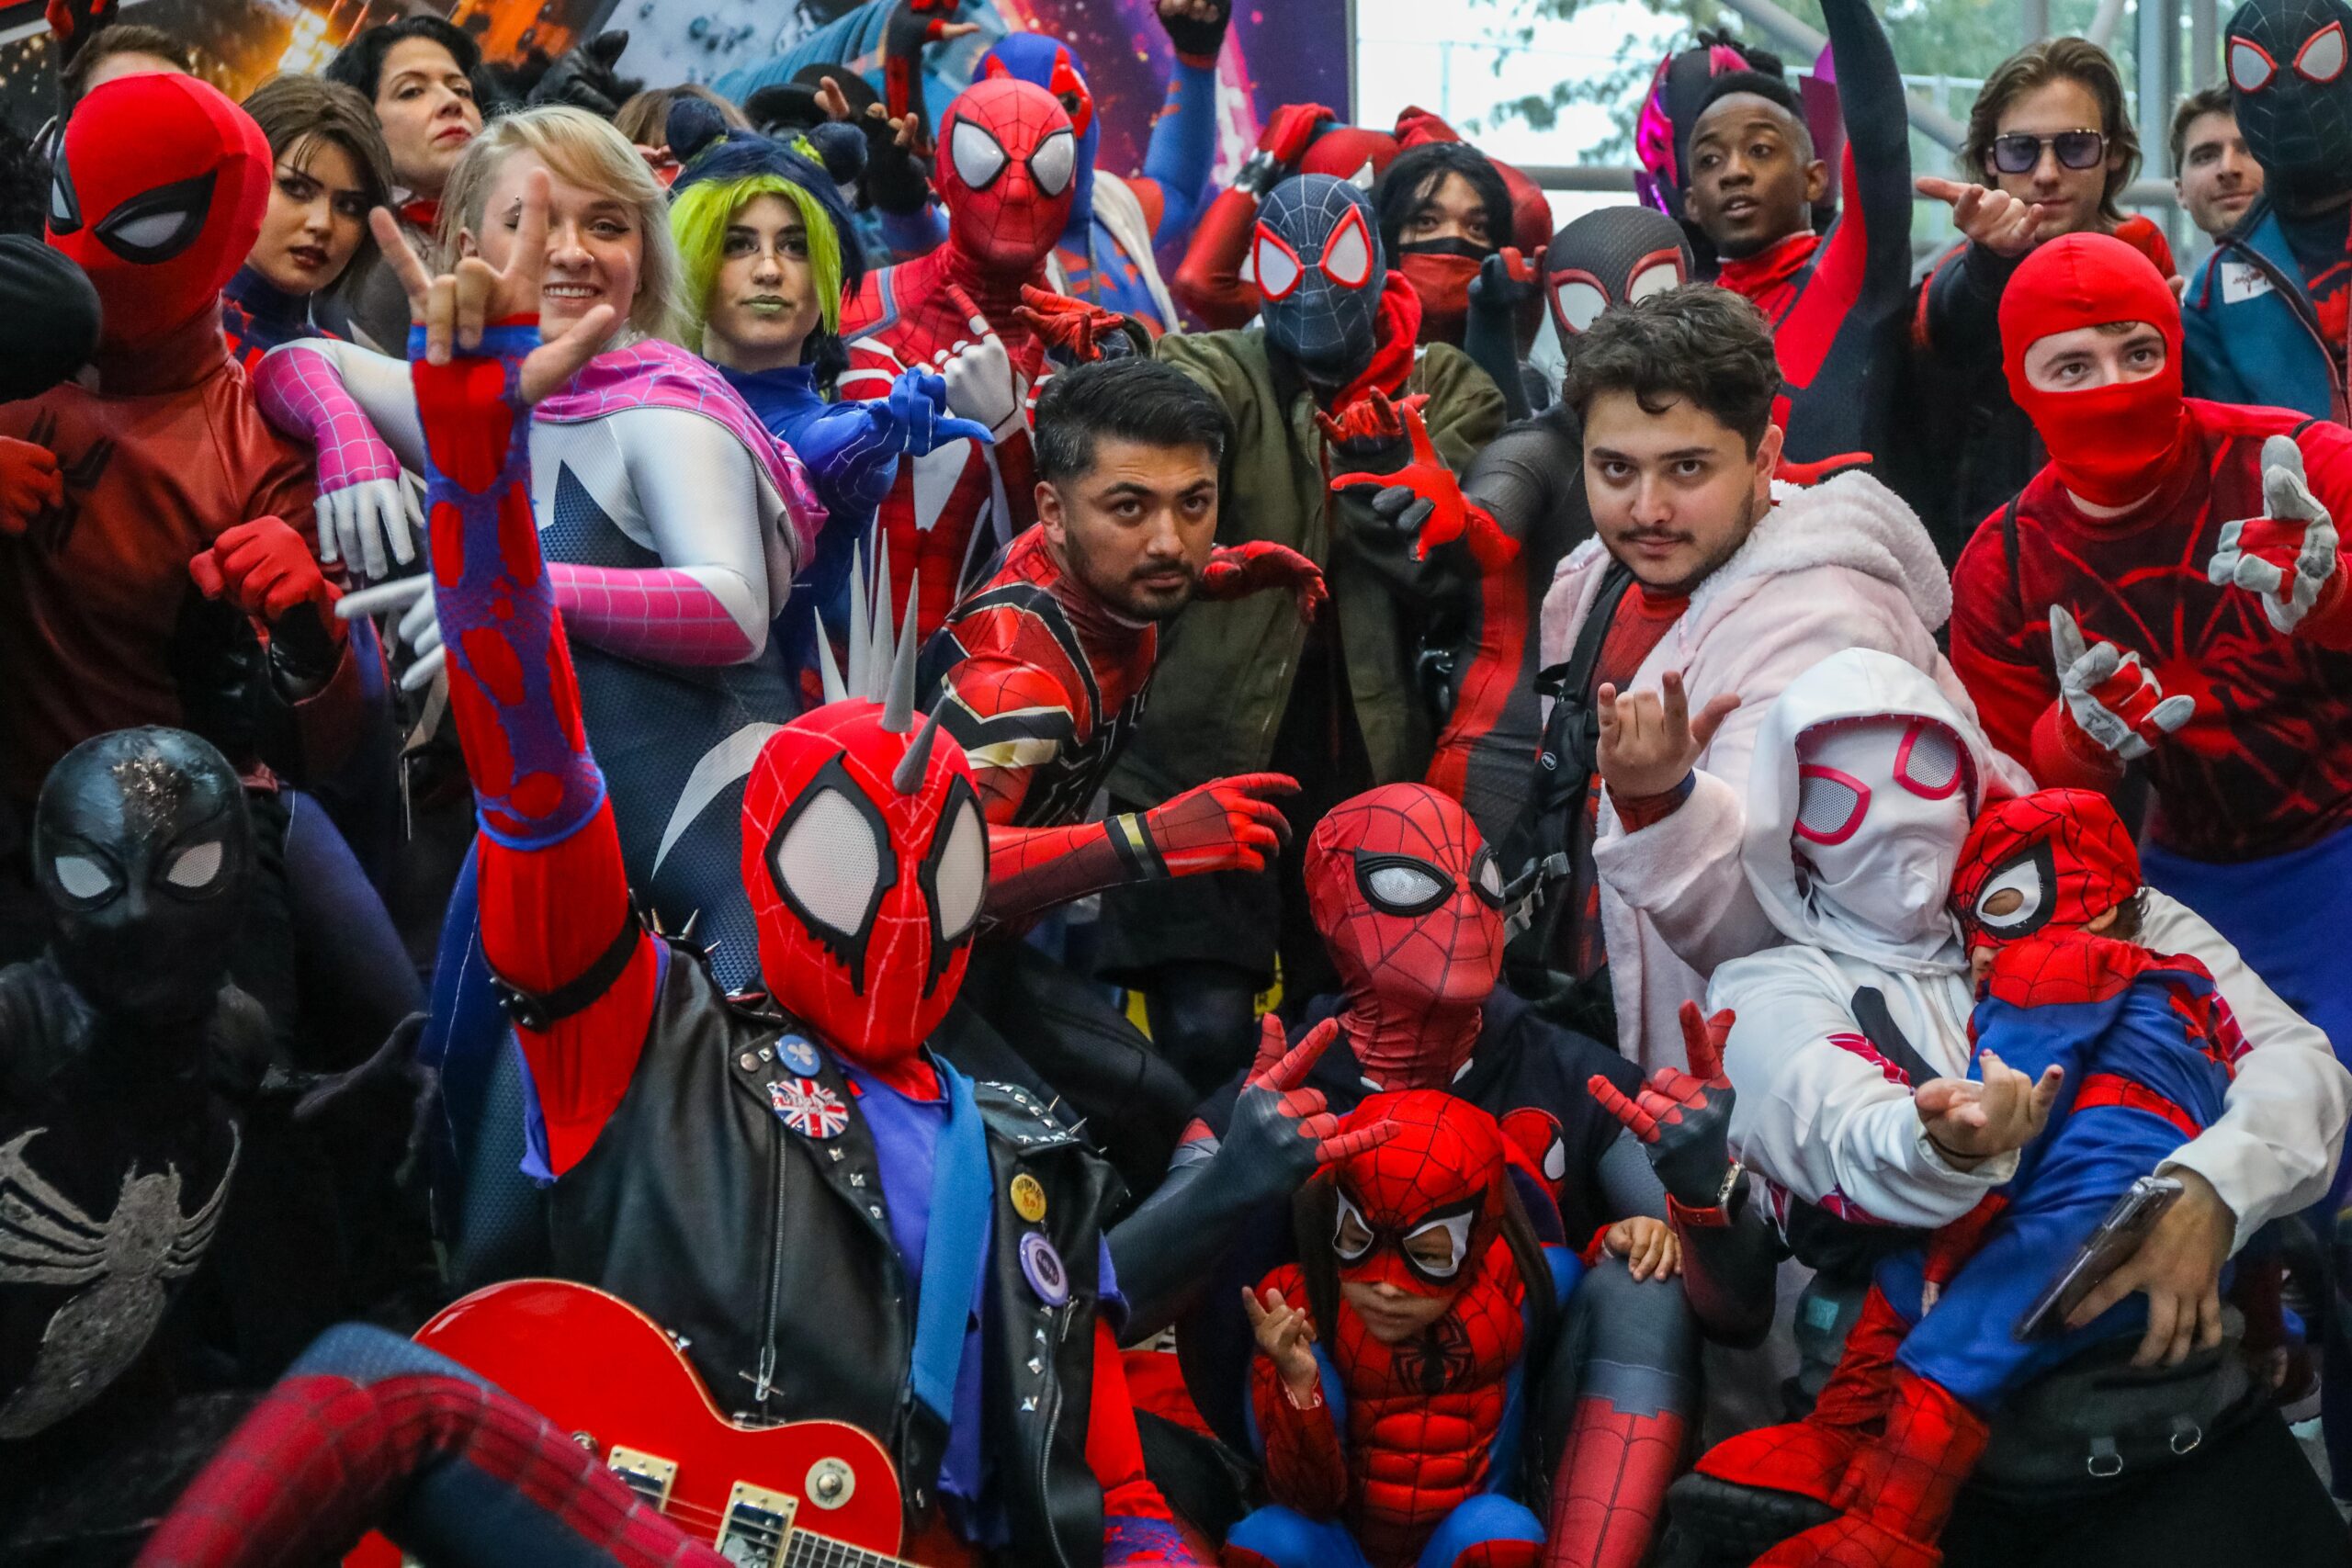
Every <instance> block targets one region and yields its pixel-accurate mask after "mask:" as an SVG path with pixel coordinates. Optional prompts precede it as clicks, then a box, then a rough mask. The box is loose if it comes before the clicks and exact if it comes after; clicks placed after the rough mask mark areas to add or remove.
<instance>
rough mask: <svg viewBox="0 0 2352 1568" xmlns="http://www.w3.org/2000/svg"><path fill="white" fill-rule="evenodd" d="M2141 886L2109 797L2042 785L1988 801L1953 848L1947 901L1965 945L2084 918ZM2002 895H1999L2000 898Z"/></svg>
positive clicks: (1996, 944)
mask: <svg viewBox="0 0 2352 1568" xmlns="http://www.w3.org/2000/svg"><path fill="white" fill-rule="evenodd" d="M2139 890H2140V852H2139V850H2138V849H2137V848H2136V847H2135V846H2134V845H2133V844H2132V842H2131V832H2130V830H2129V829H2126V828H2125V827H2124V826H2123V819H2122V818H2120V817H2119V816H2117V815H2116V813H2115V807H2113V806H2112V805H2110V804H2109V802H2108V798H2107V796H2105V795H2100V794H2098V793H2097V792H2096V791H2093V790H2086V789H2045V790H2041V791H2040V792H2038V793H2036V794H2033V795H2015V796H2012V797H2010V798H2009V799H2007V800H1998V801H1995V802H1994V803H1993V804H1992V805H1990V806H1988V807H1985V810H1984V812H1983V814H1982V815H1980V816H1979V817H1978V818H1976V826H1975V827H1974V828H1973V829H1970V830H1969V834H1968V841H1967V842H1966V843H1965V844H1963V845H1962V847H1961V852H1960V870H1959V872H1958V874H1956V875H1955V876H1954V877H1953V878H1952V886H1951V903H1952V909H1953V911H1954V912H1955V913H1956V914H1958V915H1959V916H1960V926H1961V930H1962V931H1963V932H1964V933H1966V935H1967V939H1968V945H1969V946H1970V947H1971V948H1977V947H1993V948H2000V947H2006V946H2007V945H2008V944H2009V943H2010V942H2016V941H2018V939H2019V938H2021V937H2027V936H2030V935H2032V934H2033V933H2034V932H2035V931H2040V930H2041V929H2042V927H2044V926H2049V925H2055V926H2057V927H2058V928H2059V929H2061V930H2064V929H2067V928H2069V927H2079V926H2083V925H2087V924H2088V923H2089V922H2090V921H2092V920H2094V919H2098V917H2099V916H2101V915H2103V914H2105V913H2106V912H2107V911H2108V910H2109V909H2112V908H2115V907H2116V906H2117V905H2118V904H2120V903H2122V902H2123V901H2124V900H2125V899H2126V898H2129V897H2131V895H2133V894H2134V893H2136V892H2138V891H2139ZM2004 895H2007V897H2004Z"/></svg>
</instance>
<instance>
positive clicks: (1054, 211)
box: [933, 76, 1078, 277]
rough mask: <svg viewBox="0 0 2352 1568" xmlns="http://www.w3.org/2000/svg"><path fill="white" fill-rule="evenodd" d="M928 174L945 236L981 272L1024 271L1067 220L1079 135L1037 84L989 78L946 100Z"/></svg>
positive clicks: (1036, 263) (1039, 257) (1049, 247)
mask: <svg viewBox="0 0 2352 1568" xmlns="http://www.w3.org/2000/svg"><path fill="white" fill-rule="evenodd" d="M933 180H934V181H935V182H936V183H937V185H938V186H939V199H940V200H941V201H942V202H944V203H945V204H946V208H947V243H949V244H951V245H954V246H955V247H956V249H957V250H958V251H960V252H962V253H963V254H965V255H966V256H967V258H969V259H970V260H971V262H972V263H973V264H974V265H977V266H978V268H979V269H980V270H982V271H984V272H996V273H1010V274H1016V275H1018V276H1023V277H1026V276H1029V274H1031V273H1032V272H1034V271H1035V270H1036V268H1037V267H1038V266H1039V265H1041V264H1042V263H1043V262H1044V261H1045V259H1046V256H1048V255H1050V254H1053V249H1054V243H1055V242H1056V241H1057V240H1058V239H1059V238H1061V232H1062V230H1063V229H1064V228H1065V227H1066V226H1068V224H1069V204H1070V202H1071V200H1072V198H1073V196H1074V193H1075V192H1076V189H1077V185H1078V137H1077V134H1076V132H1075V131H1073V130H1072V129H1071V127H1070V122H1069V115H1068V114H1066V113H1064V112H1063V110H1062V107H1061V105H1059V104H1057V103H1056V102H1055V101H1054V97H1053V95H1052V94H1050V93H1048V92H1046V90H1045V89H1044V88H1043V87H1038V86H1035V85H1031V84H1030V83H1027V82H1023V81H1020V80H1017V79H1015V78H1013V77H1010V76H997V77H991V78H988V79H985V80H982V81H978V82H975V83H973V84H972V85H970V86H968V87H967V88H965V89H964V91H963V92H962V93H960V94H958V95H957V96H956V101H955V102H954V103H952V104H949V105H948V106H947V113H946V114H945V115H944V116H943V117H942V118H941V120H940V124H939V164H938V167H937V169H936V170H935V171H934V172H933Z"/></svg>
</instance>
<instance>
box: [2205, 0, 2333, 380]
mask: <svg viewBox="0 0 2352 1568" xmlns="http://www.w3.org/2000/svg"><path fill="white" fill-rule="evenodd" d="M2329 28H2335V44H2334V48H2333V52H2332V61H2333V63H2334V66H2335V69H2334V70H2333V71H2332V72H2331V71H2328V70H2327V63H2328V59H2329V57H2330V48H2329V44H2328V42H2327V33H2328V29H2329ZM2347 34H2352V6H2346V5H2345V4H2344V3H2343V0H2246V3H2245V5H2243V6H2239V7H2238V8H2237V10H2236V11H2235V12H2233V13H2232V15H2231V17H2230V23H2229V31H2228V37H2227V39H2226V41H2225V42H2224V44H2223V45H2222V48H2223V51H2224V53H2225V57H2226V61H2227V63H2228V66H2229V73H2230V99H2231V103H2232V106H2233V107H2234V109H2235V110H2236V113H2237V121H2238V126H2239V129H2240V130H2243V131H2244V132H2245V142H2246V147H2247V150H2248V151H2250V152H2253V153H2254V155H2255V158H2256V160H2257V161H2258V162H2259V163H2260V164H2262V167H2263V172H2264V174H2265V175H2266V177H2267V181H2268V183H2269V186H2270V188H2271V190H2272V193H2273V195H2274V197H2278V196H2283V197H2287V198H2289V199H2290V201H2291V202H2292V203H2293V204H2294V205H2295V206H2297V207H2299V208H2305V209H2310V208H2316V207H2320V206H2324V205H2325V204H2326V202H2327V200H2328V199H2329V198H2333V197H2340V196H2341V195H2342V194H2343V190H2344V182H2345V177H2346V171H2347V170H2352V74H2347V73H2346V70H2345V64H2346V61H2345V50H2346V44H2347V41H2352V40H2347V39H2346V35H2347ZM2334 349H2335V354H2336V355H2338V356H2341V355H2342V354H2343V353H2344V344H2342V342H2340V341H2339V342H2337V343H2336V344H2335V345H2334Z"/></svg>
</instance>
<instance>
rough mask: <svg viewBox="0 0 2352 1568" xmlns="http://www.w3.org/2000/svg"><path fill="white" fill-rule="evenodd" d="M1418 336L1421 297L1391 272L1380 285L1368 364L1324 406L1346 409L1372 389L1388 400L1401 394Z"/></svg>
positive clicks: (1407, 283)
mask: <svg viewBox="0 0 2352 1568" xmlns="http://www.w3.org/2000/svg"><path fill="white" fill-rule="evenodd" d="M1420 336H1421V297H1420V295H1419V293H1417V292H1415V291H1414V288H1413V286H1412V284H1411V283H1409V282H1408V281H1407V280H1406V277H1405V275H1404V274H1403V273H1401V272H1397V271H1393V270H1392V271H1391V272H1390V273H1389V274H1388V276H1387V277H1386V279H1385V281H1384V282H1382V284H1381V286H1380V335H1379V337H1378V338H1377V339H1376V340H1374V344H1373V347H1372V363H1371V364H1370V365H1367V366H1365V367H1364V369H1363V375H1361V376H1358V377H1357V378H1355V379H1354V380H1352V381H1351V382H1349V383H1348V384H1347V385H1346V386H1345V387H1342V388H1341V389H1340V393H1339V396H1337V397H1335V398H1333V399H1332V400H1330V402H1329V403H1328V404H1327V405H1325V406H1327V407H1329V408H1332V409H1343V408H1346V407H1347V406H1348V405H1349V404H1350V403H1352V402H1354V401H1355V400H1358V399H1359V398H1363V397H1368V396H1370V395H1371V393H1372V390H1373V389H1374V388H1375V387H1376V388H1378V389H1380V390H1381V391H1383V392H1385V393H1386V394H1387V395H1388V396H1390V397H1392V398H1393V397H1396V396H1397V394H1398V393H1400V392H1402V391H1403V390H1404V389H1405V378H1406V377H1408V376H1410V375H1411V374H1412V373H1413V350H1414V347H1415V345H1416V344H1419V341H1420Z"/></svg>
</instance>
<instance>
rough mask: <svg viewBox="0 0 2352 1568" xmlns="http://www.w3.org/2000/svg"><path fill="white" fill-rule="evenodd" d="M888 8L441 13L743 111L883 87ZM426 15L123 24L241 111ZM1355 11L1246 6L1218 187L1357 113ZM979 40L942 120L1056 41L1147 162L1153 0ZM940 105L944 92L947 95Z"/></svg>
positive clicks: (19, 74) (490, 7)
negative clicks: (778, 83) (1299, 113)
mask: <svg viewBox="0 0 2352 1568" xmlns="http://www.w3.org/2000/svg"><path fill="white" fill-rule="evenodd" d="M894 3H895V0H866V3H865V4H862V5H860V4H844V3H843V0H455V3H454V4H447V5H445V6H435V7H434V8H435V9H446V10H447V13H448V14H449V15H450V17H451V19H452V20H454V21H456V22H457V23H458V25H459V26H460V27H463V28H466V29H467V30H468V31H469V32H471V33H473V34H474V35H475V36H476V37H477V38H479V39H481V41H482V45H483V52H484V54H485V56H486V57H487V58H488V59H490V60H491V61H492V62H502V63H504V62H514V61H516V60H518V59H520V58H522V57H523V56H525V55H526V54H527V53H529V52H531V51H544V52H546V53H548V54H556V53H560V52H561V51H564V50H565V49H568V48H570V47H571V45H572V44H573V43H575V42H576V41H578V40H579V39H582V38H585V37H588V36H590V35H591V34H594V33H595V32H598V31H600V30H602V29H604V28H628V32H629V38H630V41H629V51H628V55H627V56H626V57H625V58H624V59H623V60H622V62H621V68H622V70H623V72H624V73H627V74H628V75H632V76H638V77H642V78H643V79H644V80H645V81H646V82H647V83H648V84H650V85H656V86H666V85H671V84H673V83H677V82H687V81H693V82H705V83H710V84H712V85H717V86H718V88H719V90H721V91H722V92H726V93H728V94H729V96H734V97H739V98H740V97H741V96H742V95H743V93H745V92H747V91H749V90H750V88H751V87H752V86H756V85H759V84H760V82H761V81H762V80H768V79H780V78H781V77H784V76H788V75H790V74H791V72H792V70H793V69H795V68H797V64H798V63H801V62H809V61H810V60H814V59H818V58H822V59H824V60H825V61H826V62H828V63H842V64H846V65H849V66H851V67H853V68H855V69H859V70H862V71H865V72H866V73H869V74H870V75H871V76H872V77H873V78H874V80H876V83H877V84H878V82H879V80H880V61H879V58H878V44H879V40H880V37H881V22H882V19H883V17H886V16H887V15H888V6H891V5H892V4H894ZM418 8H422V7H419V6H409V5H403V4H401V3H400V0H359V3H354V0H127V3H126V4H124V5H123V7H122V10H121V12H120V13H119V15H120V17H121V19H123V20H127V21H137V22H144V23H148V24H150V25H153V26H155V27H159V28H164V30H165V31H167V32H169V33H171V34H173V35H174V36H175V37H177V38H180V39H185V40H186V41H187V42H188V43H190V44H192V45H194V46H195V47H196V49H197V50H198V52H199V56H200V66H199V69H200V70H201V72H202V73H203V74H204V75H205V76H206V77H207V79H209V80H210V81H211V82H213V83H214V84H215V85H218V86H220V88H221V89H222V90H223V91H225V92H227V93H229V94H231V95H232V96H243V93H245V92H246V91H247V90H248V89H250V88H251V87H252V86H253V85H254V83H256V82H258V81H260V80H261V79H262V78H263V77H265V76H266V75H268V74H270V73H272V72H273V71H280V70H287V71H311V70H316V69H317V68H318V67H319V66H320V65H321V64H322V63H323V62H325V61H326V59H327V58H328V57H329V56H330V55H332V54H333V53H334V51H335V49H336V48H337V47H338V46H340V44H341V43H342V41H343V40H344V39H345V38H347V37H348V36H350V34H351V33H352V32H354V31H356V29H357V28H360V27H362V26H365V25H368V24H370V23H374V22H379V21H385V20H389V19H390V18H391V17H396V16H398V15H400V14H401V13H402V12H403V11H406V10H410V9H418ZM40 13H41V7H40V0H0V115H5V117H6V119H7V120H8V122H9V123H10V124H12V125H14V126H15V127H16V128H17V130H19V131H22V132H29V131H31V130H34V129H36V128H38V127H39V126H40V124H41V123H42V122H44V121H45V120H47V119H48V118H50V117H51V115H52V114H53V113H54V112H55V108H56V83H55V72H54V69H53V67H52V65H51V58H50V57H51V47H50V41H49V38H48V28H47V27H46V26H45V25H44V24H43V23H42V21H41V14H40ZM1347 13H1348V6H1347V0H1236V6H1235V16H1234V18H1233V28H1232V31H1231V33H1230V35H1229V36H1228V37H1227V41H1226V47H1225V53H1224V55H1223V57H1222V58H1221V60H1220V62H1219V69H1218V75H1219V81H1220V88H1221V91H1220V93H1219V95H1218V134H1217V164H1216V169H1217V175H1218V176H1219V177H1220V178H1222V177H1224V176H1225V175H1228V174H1230V173H1231V172H1232V171H1233V170H1234V169H1236V168H1238V166H1239V165H1240V164H1241V162H1242V161H1243V160H1244V159H1246V158H1247V157H1248V156H1249V153H1250V148H1251V147H1252V146H1253V145H1254V144H1255V143H1256V141H1257V135H1258V127H1259V124H1260V122H1261V119H1262V118H1264V116H1265V115H1266V113H1267V112H1268V111H1270V110H1271V109H1272V108H1273V107H1275V106H1276V105H1279V104H1284V103H1302V102H1312V103H1320V104H1326V105H1329V107H1331V108H1333V109H1335V110H1337V111H1338V112H1339V113H1340V115H1341V116H1342V117H1343V118H1344V117H1346V116H1347V114H1348V109H1349V104H1348V50H1349V38H1348V15H1347ZM960 15H961V17H963V19H967V20H972V21H978V22H979V23H980V24H981V26H982V28H983V31H982V33H981V34H978V35H976V36H974V37H972V38H969V39H963V40H960V41H959V42H957V43H956V44H953V45H950V46H947V47H946V48H944V49H941V50H938V51H933V60H932V62H931V64H932V68H933V95H932V96H931V100H930V101H931V104H932V107H933V112H934V113H935V112H936V111H937V109H938V108H939V107H941V106H942V105H944V103H945V102H946V99H947V97H948V96H952V95H953V93H954V92H955V90H956V88H958V87H960V86H961V85H963V84H964V83H965V82H966V81H968V80H969V78H970V74H971V62H972V61H973V60H975V59H977V58H978V55H979V54H980V53H981V51H983V50H985V49H986V48H987V46H988V43H989V41H990V39H993V38H994V37H996V36H999V35H1001V34H1002V33H1004V32H1007V31H1035V32H1046V33H1051V34H1053V35H1055V36H1056V37H1057V38H1062V39H1068V40H1069V42H1070V43H1071V44H1072V45H1074V46H1075V47H1076V49H1077V51H1078V53H1079V55H1080V58H1081V59H1082V60H1083V61H1084V62H1085V64H1086V70H1087V74H1088V78H1089V80H1090V82H1091V85H1092V86H1093V90H1094V96H1095V101H1096V103H1097V105H1098V106H1099V112H1100V113H1101V115H1102V117H1103V152H1102V166H1103V167H1104V168H1106V169H1109V170H1112V171H1114V173H1122V174H1124V173H1126V172H1129V171H1131V170H1135V169H1138V168H1140V167H1141V166H1142V164H1143V152H1144V146H1145V143H1146V142H1147V141H1148V139H1149V137H1150V134H1151V121H1152V117H1153V116H1154V115H1155V114H1157V113H1158V111H1159V106H1160V102H1161V100H1162V97H1163V96H1164V95H1165V92H1166V87H1167V81H1168V69H1169V54H1170V51H1169V44H1168V36H1167V34H1166V33H1165V32H1163V31H1162V30H1161V29H1160V27H1159V20H1158V18H1157V17H1156V16H1155V15H1154V8H1153V3H1152V0H964V6H963V9H962V12H961V13H960ZM942 89H944V91H942Z"/></svg>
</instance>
